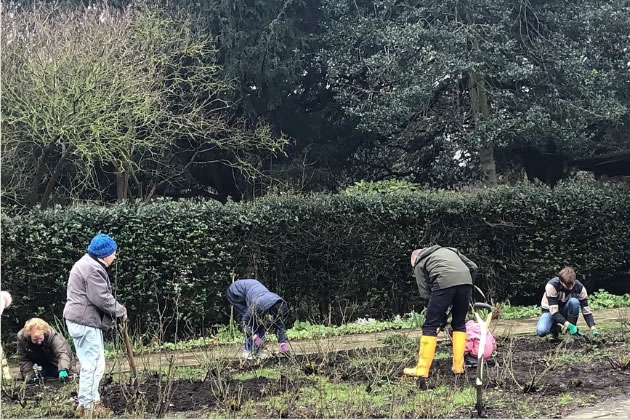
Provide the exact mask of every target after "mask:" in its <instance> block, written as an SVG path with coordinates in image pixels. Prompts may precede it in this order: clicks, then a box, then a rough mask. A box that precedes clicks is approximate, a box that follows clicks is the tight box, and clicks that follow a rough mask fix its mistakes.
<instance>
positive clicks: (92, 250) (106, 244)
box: [63, 233, 127, 417]
mask: <svg viewBox="0 0 630 420" xmlns="http://www.w3.org/2000/svg"><path fill="white" fill-rule="evenodd" d="M117 249H118V245H117V244H116V242H115V241H114V240H113V239H112V238H111V237H110V236H109V235H106V234H104V233H99V234H98V235H96V236H95V237H94V238H92V241H91V242H90V245H89V246H88V249H87V254H85V255H84V256H83V257H81V259H80V260H79V261H77V262H76V263H75V264H74V266H73V267H72V270H70V276H69V278H68V290H67V301H66V306H65V308H64V310H63V317H64V319H65V320H66V325H67V326H68V332H69V333H70V335H71V336H72V339H73V342H74V347H75V349H76V351H77V356H78V358H79V362H80V363H81V371H80V374H79V405H78V407H77V413H76V414H77V416H79V417H83V416H85V415H87V414H91V415H92V416H93V417H109V416H111V411H110V410H108V409H106V408H105V407H104V406H103V405H102V404H101V403H100V396H99V393H98V387H99V383H100V381H101V378H102V377H103V374H104V373H105V347H104V345H103V331H107V330H108V329H110V328H111V326H112V323H113V320H114V319H116V318H123V320H125V319H126V318H127V309H126V308H125V307H124V306H123V305H121V304H120V303H118V302H117V301H116V299H115V298H114V296H113V294H112V285H111V283H110V281H109V274H108V272H107V269H108V268H109V267H110V266H111V265H112V263H113V262H114V260H115V259H116V250H117Z"/></svg>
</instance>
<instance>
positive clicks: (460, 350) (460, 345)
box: [453, 331, 466, 373]
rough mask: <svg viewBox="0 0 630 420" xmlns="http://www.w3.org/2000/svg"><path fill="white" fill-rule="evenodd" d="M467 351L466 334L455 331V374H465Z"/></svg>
mask: <svg viewBox="0 0 630 420" xmlns="http://www.w3.org/2000/svg"><path fill="white" fill-rule="evenodd" d="M465 350H466V333H465V332H463V331H453V373H464V351H465Z"/></svg>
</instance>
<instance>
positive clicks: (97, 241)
mask: <svg viewBox="0 0 630 420" xmlns="http://www.w3.org/2000/svg"><path fill="white" fill-rule="evenodd" d="M117 249H118V245H117V244H116V242H115V241H114V240H113V239H112V238H111V237H110V236H109V235H106V234H104V233H99V234H98V235H96V236H95V237H93V238H92V241H90V246H88V253H89V254H91V255H94V256H95V257H96V258H105V257H109V256H110V255H112V254H113V253H114V252H116V250H117Z"/></svg>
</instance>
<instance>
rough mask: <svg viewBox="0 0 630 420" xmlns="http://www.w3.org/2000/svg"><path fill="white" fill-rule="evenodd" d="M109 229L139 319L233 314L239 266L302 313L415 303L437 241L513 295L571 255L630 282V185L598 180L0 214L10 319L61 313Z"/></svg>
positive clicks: (590, 269) (524, 299)
mask: <svg viewBox="0 0 630 420" xmlns="http://www.w3.org/2000/svg"><path fill="white" fill-rule="evenodd" d="M101 230H102V231H104V232H108V233H110V234H112V235H113V236H114V238H115V239H116V241H117V242H118V243H119V245H120V255H119V258H118V260H117V262H116V263H115V265H114V267H113V269H112V278H113V286H114V290H115V294H116V296H117V297H118V298H119V299H120V300H121V302H123V303H124V304H125V305H127V306H128V308H129V312H130V314H131V318H132V319H133V320H134V321H136V322H138V324H137V325H138V326H139V327H140V329H141V330H142V331H146V330H147V329H148V328H149V326H150V325H153V326H154V325H155V323H156V321H157V319H158V314H157V309H158V307H160V308H161V309H164V308H165V307H166V314H170V313H172V312H173V310H174V303H173V300H174V298H175V297H177V296H180V299H179V306H178V307H179V312H180V317H181V318H180V319H181V320H182V321H183V322H184V323H185V325H186V326H187V327H188V328H182V327H181V326H180V332H181V331H184V333H185V332H195V333H200V332H204V329H205V330H206V333H207V328H209V327H211V326H212V325H215V324H217V323H225V322H226V321H227V319H228V315H229V307H228V305H227V302H226V301H225V300H224V297H223V293H224V291H225V289H226V288H227V287H228V285H229V284H230V281H231V275H230V273H231V271H232V270H233V269H234V270H235V272H236V273H237V276H238V277H240V278H244V277H248V276H252V275H253V276H256V277H257V278H259V279H260V280H261V281H262V282H263V283H264V284H266V285H267V286H268V287H269V288H270V289H271V290H274V291H276V292H277V293H278V294H280V295H281V296H283V297H285V298H286V299H287V301H288V302H289V303H290V305H291V307H292V308H293V310H294V315H295V316H296V317H297V318H298V319H302V320H303V319H310V318H314V319H316V320H321V319H325V318H327V317H328V316H329V313H331V314H332V320H333V321H340V320H341V318H342V316H343V315H345V316H346V317H352V316H354V317H356V316H365V315H372V316H389V315H391V314H392V313H403V312H406V311H409V310H410V309H412V308H414V305H415V306H416V309H419V308H417V299H416V298H417V291H416V286H415V282H414V280H413V278H412V277H411V268H410V267H409V262H408V261H409V254H410V252H411V251H412V250H413V249H414V248H417V247H419V246H422V245H429V244H433V243H439V244H442V245H449V246H455V247H458V248H460V249H461V250H462V251H463V252H464V253H466V254H467V255H468V256H469V257H470V258H471V259H473V260H474V261H476V262H477V263H478V264H479V266H480V267H481V276H480V277H481V279H480V281H481V283H480V287H481V288H482V289H483V290H484V291H485V292H487V294H488V295H490V296H491V297H492V298H495V299H499V298H508V297H509V298H511V299H512V303H530V304H531V303H536V302H537V301H538V299H539V298H540V293H541V291H542V288H543V285H544V283H545V282H546V281H547V280H548V279H549V278H551V277H552V276H553V275H554V273H556V272H557V271H558V270H559V269H560V268H561V267H562V266H563V265H564V264H571V265H573V266H574V267H575V268H576V270H577V272H578V278H579V279H580V280H583V281H585V283H586V285H587V287H588V288H589V290H591V291H594V290H597V289H599V288H607V287H608V286H609V285H610V283H609V282H610V281H611V280H612V279H615V278H617V279H619V278H622V276H623V275H625V281H626V284H627V277H628V275H627V273H628V270H629V269H630V235H628V231H630V198H629V195H628V191H627V189H624V188H622V187H615V186H607V187H602V186H600V185H598V184H596V183H593V182H580V183H578V182H572V183H565V184H561V185H559V186H558V187H556V188H555V189H554V190H551V189H549V188H547V187H544V186H535V185H528V186H521V187H518V188H498V189H494V190H481V191H476V192H466V193H464V192H448V193H445V192H401V193H391V194H367V195H335V196H330V195H313V196H297V197H296V196H293V197H267V198H264V199H260V200H257V201H255V202H252V203H242V204H228V205H225V206H222V205H219V204H215V203H213V202H210V203H192V202H165V201H164V202H157V203H155V204H151V205H117V206H112V207H107V208H92V207H89V208H87V207H86V208H74V209H65V210H62V209H54V210H50V211H46V212H36V211H34V212H31V213H29V214H27V215H24V216H19V217H14V218H9V217H6V216H3V218H2V251H3V253H2V288H3V289H6V290H9V291H11V293H13V295H14V306H13V307H12V308H10V309H9V310H7V311H6V312H5V317H4V319H3V327H6V328H7V331H12V332H14V331H15V330H16V329H17V328H18V327H19V324H20V323H22V322H24V320H25V319H27V318H28V317H30V316H33V315H42V316H44V317H45V318H47V319H51V318H52V316H53V315H56V316H61V313H62V309H63V305H64V301H65V285H66V280H67V276H68V272H69V270H70V269H71V267H72V264H73V263H74V261H75V260H77V259H78V258H79V257H80V256H81V255H82V254H83V252H84V250H85V249H86V247H87V244H88V242H89V239H90V238H91V236H92V235H94V234H95V233H97V232H98V231H101ZM622 273H626V274H622ZM626 291H627V286H626ZM329 305H330V308H329ZM329 311H330V312H329ZM169 328H171V329H172V328H173V325H172V324H171V325H170V326H169Z"/></svg>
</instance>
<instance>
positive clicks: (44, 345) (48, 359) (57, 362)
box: [17, 318, 75, 382]
mask: <svg viewBox="0 0 630 420" xmlns="http://www.w3.org/2000/svg"><path fill="white" fill-rule="evenodd" d="M17 354H18V360H19V363H20V373H21V374H22V378H23V379H25V380H26V381H28V382H36V381H37V380H38V377H44V378H59V379H60V380H61V381H66V380H67V379H68V374H72V373H74V370H75V369H74V355H73V354H72V349H71V348H70V345H69V344H68V342H67V341H66V339H65V338H64V337H63V335H61V334H59V333H58V332H57V331H56V330H55V329H54V328H53V327H51V326H50V325H49V324H48V323H47V322H46V321H44V320H43V319H40V318H31V319H29V320H28V321H26V323H25V324H24V328H22V329H21V330H20V332H18V334H17ZM34 365H37V366H39V367H40V368H41V370H38V371H37V372H35V371H34V370H33V367H34Z"/></svg>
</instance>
